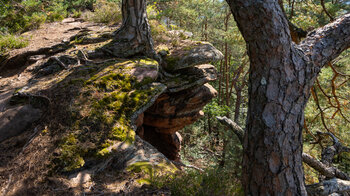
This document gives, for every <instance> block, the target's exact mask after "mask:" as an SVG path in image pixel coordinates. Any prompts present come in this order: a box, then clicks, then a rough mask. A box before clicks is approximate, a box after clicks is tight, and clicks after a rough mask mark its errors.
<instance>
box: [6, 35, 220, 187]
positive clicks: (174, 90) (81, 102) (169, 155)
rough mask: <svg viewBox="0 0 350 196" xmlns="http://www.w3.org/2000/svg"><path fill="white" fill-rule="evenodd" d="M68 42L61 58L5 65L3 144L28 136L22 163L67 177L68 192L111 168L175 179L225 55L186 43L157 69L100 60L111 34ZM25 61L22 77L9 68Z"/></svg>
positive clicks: (147, 62)
mask: <svg viewBox="0 0 350 196" xmlns="http://www.w3.org/2000/svg"><path fill="white" fill-rule="evenodd" d="M87 32H88V33H87ZM94 33H95V34H94ZM70 37H71V38H70V39H69V37H67V41H64V40H63V42H62V43H63V44H64V45H65V46H69V47H59V50H55V51H54V52H53V53H50V52H47V51H46V50H45V52H42V51H41V49H37V50H35V52H32V53H28V52H24V53H20V52H19V53H15V54H14V55H12V56H10V57H9V58H10V59H9V60H8V61H3V62H5V63H4V64H2V65H1V68H0V69H6V70H7V71H8V72H7V73H6V74H5V75H2V77H0V142H2V144H3V143H6V142H11V141H15V140H16V138H17V137H15V136H16V135H18V134H21V133H23V132H24V134H21V135H20V136H18V138H21V140H23V141H22V142H21V143H23V144H25V148H23V149H21V151H25V153H26V154H25V156H26V157H25V158H23V159H25V161H23V162H22V163H20V164H23V165H26V164H27V163H28V164H29V163H30V164H29V165H36V166H37V167H36V168H41V169H42V168H45V167H46V165H43V164H45V162H46V163H47V162H49V165H50V168H51V167H52V168H53V169H52V172H54V173H55V174H58V175H60V174H64V176H66V177H67V176H69V177H68V178H66V177H64V179H66V180H70V181H71V182H70V183H71V185H69V186H80V185H79V184H80V183H81V182H84V184H85V181H93V180H94V177H92V175H96V173H97V171H102V170H104V169H105V168H113V169H114V170H115V169H117V170H118V171H119V170H123V171H125V169H126V170H133V169H136V170H138V169H137V168H140V167H141V168H149V167H152V168H153V167H154V168H159V167H163V166H165V167H166V168H168V169H170V170H174V165H173V164H172V163H171V162H170V161H169V159H170V160H175V161H179V160H180V157H179V152H180V149H181V140H182V138H181V135H180V134H179V132H178V131H179V130H181V129H182V128H184V127H185V126H186V125H189V124H192V123H193V122H195V121H196V120H197V119H198V118H200V117H201V116H203V112H202V111H201V110H202V108H203V107H204V106H205V105H206V104H207V103H208V102H210V100H211V99H212V98H213V97H215V96H216V94H217V92H216V91H215V89H214V88H213V87H212V86H210V85H209V84H208V82H210V81H214V80H215V79H216V77H217V76H216V75H217V72H216V69H215V67H214V66H213V65H210V64H208V63H210V62H212V61H216V60H219V59H221V58H222V54H221V53H220V52H219V51H218V50H217V49H215V48H214V47H213V46H212V45H211V44H209V43H206V42H194V41H190V40H178V41H179V43H178V44H177V45H176V44H175V45H172V47H171V48H170V50H167V52H165V53H163V54H162V55H161V56H162V57H163V60H164V61H163V64H162V65H159V64H158V62H157V61H154V60H152V59H147V58H144V57H138V58H134V59H119V58H114V57H111V56H108V54H106V53H105V54H103V53H101V47H103V46H104V45H106V44H108V43H109V42H110V41H111V39H110V38H111V37H112V36H111V33H110V31H109V30H107V31H106V32H99V33H97V31H94V30H91V31H86V29H85V30H83V31H82V32H81V33H79V34H78V35H75V36H73V37H72V36H70ZM169 45H170V44H169ZM50 48H52V47H50ZM54 48H56V47H54ZM23 50H24V51H25V49H23ZM50 51H51V49H50ZM163 52H164V51H163ZM18 55H19V56H21V55H22V56H23V55H24V56H25V58H23V59H22V60H23V61H25V62H24V63H23V65H24V66H23V67H22V69H24V71H23V72H21V74H17V72H15V71H16V70H10V69H7V68H8V66H9V65H11V62H12V61H11V59H16V58H17V57H16V56H18ZM13 62H19V61H13ZM169 66H170V67H169ZM15 73H16V74H15ZM43 114H45V115H43ZM31 125H34V126H35V129H34V130H33V127H34V126H31ZM30 131H32V132H33V133H30ZM34 133H35V134H34ZM135 133H136V134H137V135H138V136H137V135H135ZM27 137H29V138H27ZM8 138H11V139H8ZM26 138H27V139H26ZM5 140H6V141H5ZM37 141H40V142H38V145H37ZM39 143H40V145H39ZM4 146H5V145H4ZM0 148H1V146H0ZM39 149H40V150H39ZM48 149H49V150H48ZM3 151H5V150H3ZM159 152H161V153H159ZM164 155H165V156H164ZM21 156H24V154H21ZM39 156H40V157H39ZM27 157H36V158H35V159H31V158H27ZM0 159H1V157H0ZM42 160H45V161H42ZM20 164H19V165H20ZM16 167H17V166H14V168H15V169H14V170H16V169H17V168H16ZM36 168H34V169H33V170H36ZM9 171H12V170H11V169H9ZM32 173H36V174H37V173H42V171H41V170H40V169H38V170H37V171H35V172H32ZM100 174H101V172H100ZM100 174H98V175H100ZM1 175H2V174H1ZM1 175H0V177H1ZM3 175H5V174H3ZM6 176H7V175H6ZM14 178H15V179H16V180H22V179H21V176H17V177H14ZM0 179H1V178H0ZM56 180H57V179H56ZM87 184H89V183H87ZM0 185H2V184H1V182H0ZM90 185H91V184H90Z"/></svg>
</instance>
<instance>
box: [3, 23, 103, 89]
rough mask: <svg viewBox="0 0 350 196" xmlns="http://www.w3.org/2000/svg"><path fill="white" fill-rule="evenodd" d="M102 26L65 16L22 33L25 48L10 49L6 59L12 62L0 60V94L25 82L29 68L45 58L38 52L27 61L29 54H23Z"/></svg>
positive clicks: (96, 29)
mask: <svg viewBox="0 0 350 196" xmlns="http://www.w3.org/2000/svg"><path fill="white" fill-rule="evenodd" d="M104 28H105V26H103V25H101V24H94V23H90V22H84V21H82V20H81V19H74V18H67V19H64V20H63V21H62V22H54V23H47V24H43V25H42V27H40V29H37V30H34V31H29V32H26V33H24V34H22V36H24V37H26V38H28V39H29V45H28V46H27V47H25V48H21V49H16V50H12V51H10V52H9V56H8V58H7V59H14V60H12V62H11V61H10V62H5V63H2V64H1V62H0V94H1V93H2V92H4V91H7V90H10V89H15V88H20V87H22V86H23V85H24V84H26V83H27V82H28V80H29V79H30V78H31V76H32V75H31V72H30V70H32V69H33V68H34V67H35V66H36V65H38V64H40V63H41V62H42V60H44V59H45V56H44V55H41V56H40V54H39V55H34V56H35V58H37V59H34V62H33V60H29V61H28V58H29V57H30V56H31V55H28V56H26V55H25V54H32V53H35V54H36V53H40V50H42V49H43V48H51V47H53V46H56V45H58V44H61V43H63V42H67V41H69V39H70V38H71V37H73V36H74V35H76V34H77V33H79V32H80V31H99V30H102V29H104ZM38 59H39V60H38ZM6 64H7V65H6ZM1 91H2V92H1Z"/></svg>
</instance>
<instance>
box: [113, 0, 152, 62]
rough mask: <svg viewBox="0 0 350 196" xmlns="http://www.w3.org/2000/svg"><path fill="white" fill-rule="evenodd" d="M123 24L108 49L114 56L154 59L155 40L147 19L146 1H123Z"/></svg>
mask: <svg viewBox="0 0 350 196" xmlns="http://www.w3.org/2000/svg"><path fill="white" fill-rule="evenodd" d="M122 13H123V24H122V26H121V27H120V29H118V30H117V32H116V35H115V41H114V42H113V44H112V45H111V46H110V47H109V48H108V49H109V50H110V51H111V53H112V54H113V55H114V56H117V57H129V56H134V55H146V56H149V57H152V58H153V57H154V55H155V52H154V49H153V40H152V36H151V31H150V27H149V24H148V19H147V12H146V0H123V2H122Z"/></svg>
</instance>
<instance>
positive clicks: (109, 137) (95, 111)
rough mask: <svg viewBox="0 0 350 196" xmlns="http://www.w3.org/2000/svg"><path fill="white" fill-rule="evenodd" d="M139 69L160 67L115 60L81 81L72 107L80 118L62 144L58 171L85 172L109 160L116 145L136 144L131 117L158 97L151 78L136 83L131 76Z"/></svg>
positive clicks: (139, 60)
mask: <svg viewBox="0 0 350 196" xmlns="http://www.w3.org/2000/svg"><path fill="white" fill-rule="evenodd" d="M140 65H142V66H152V65H156V66H155V67H156V68H157V65H158V64H156V62H155V61H153V60H149V59H136V60H116V61H115V62H113V63H108V64H107V65H104V66H102V68H100V69H99V70H98V71H96V72H94V73H93V74H91V75H90V77H89V79H87V80H86V81H84V82H82V81H81V80H80V79H79V80H78V81H79V84H83V87H82V88H83V89H82V92H81V93H80V96H78V97H77V98H76V99H75V102H74V104H73V105H72V111H76V113H78V114H77V115H75V116H76V120H75V121H74V123H72V127H71V129H70V130H69V133H68V136H67V137H65V138H64V139H63V140H62V141H61V142H60V144H59V145H60V153H59V154H60V155H59V157H58V159H57V160H58V164H57V166H58V169H60V170H63V171H64V172H70V171H73V170H76V169H79V168H82V167H84V165H86V163H87V162H91V161H96V160H99V159H105V158H107V157H109V156H110V155H111V154H112V152H113V151H114V150H116V149H114V148H113V145H114V144H116V143H120V142H125V143H129V144H131V143H133V141H134V140H135V132H134V130H133V128H132V124H131V123H132V122H131V117H132V116H133V114H134V113H135V112H136V111H138V110H139V109H140V108H142V107H143V106H144V105H145V104H147V103H148V102H149V101H150V100H151V99H152V97H154V96H155V95H156V94H157V93H159V92H158V90H157V87H156V86H155V85H154V84H153V83H152V82H153V81H152V80H150V79H149V78H145V79H144V80H143V81H137V79H136V77H134V76H132V75H130V74H129V73H128V70H130V68H132V67H136V66H140ZM74 83H76V82H75V81H74V82H70V83H69V84H74Z"/></svg>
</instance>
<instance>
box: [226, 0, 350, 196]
mask: <svg viewBox="0 0 350 196" xmlns="http://www.w3.org/2000/svg"><path fill="white" fill-rule="evenodd" d="M227 2H228V4H229V5H230V7H231V11H232V13H233V15H234V18H235V20H236V22H237V25H238V27H239V29H240V31H241V33H242V35H243V37H244V39H245V41H246V44H247V50H248V54H249V57H250V71H249V103H248V104H249V105H248V107H249V109H248V116H247V125H246V129H247V130H246V132H245V136H244V142H243V148H244V154H243V179H242V181H243V185H244V190H245V194H246V195H307V192H306V189H305V183H304V173H303V167H302V145H303V143H302V129H303V123H304V108H305V105H306V103H307V101H308V98H309V96H310V88H311V87H312V85H313V82H314V80H315V78H316V77H317V75H318V73H319V71H320V69H321V68H322V66H323V65H324V64H325V63H327V62H329V61H331V60H332V59H334V58H336V57H337V56H338V55H339V54H340V53H341V52H342V51H344V50H345V49H346V48H349V46H350V15H345V16H343V17H342V18H340V19H338V20H337V21H335V22H334V23H332V24H329V25H327V26H325V27H323V28H321V29H318V30H317V31H315V32H313V33H311V34H310V35H309V36H308V37H307V38H306V39H305V40H304V41H303V42H301V44H300V45H296V44H295V43H294V42H293V41H292V39H291V35H290V30H289V25H288V21H287V19H286V18H285V15H284V14H283V11H282V10H281V7H280V6H279V4H278V0H266V1H261V0H227Z"/></svg>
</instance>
